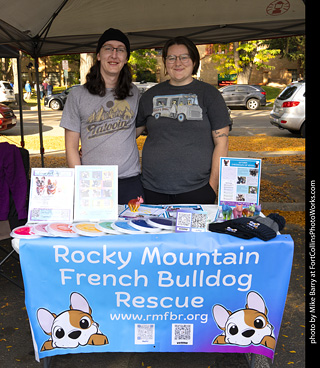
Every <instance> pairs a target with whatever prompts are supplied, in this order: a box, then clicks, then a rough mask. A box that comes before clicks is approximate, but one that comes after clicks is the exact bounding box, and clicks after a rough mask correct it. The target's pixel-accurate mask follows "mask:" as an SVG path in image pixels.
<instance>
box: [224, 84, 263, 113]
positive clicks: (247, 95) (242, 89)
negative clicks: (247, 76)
mask: <svg viewBox="0 0 320 368" xmlns="http://www.w3.org/2000/svg"><path fill="white" fill-rule="evenodd" d="M219 91H220V92H221V94H222V97H223V98H224V100H225V102H226V104H227V106H245V107H246V108H247V109H248V110H257V109H259V108H260V106H265V105H266V92H265V90H264V89H263V88H261V87H260V86H256V85H249V84H233V85H231V86H226V87H222V88H220V89H219Z"/></svg>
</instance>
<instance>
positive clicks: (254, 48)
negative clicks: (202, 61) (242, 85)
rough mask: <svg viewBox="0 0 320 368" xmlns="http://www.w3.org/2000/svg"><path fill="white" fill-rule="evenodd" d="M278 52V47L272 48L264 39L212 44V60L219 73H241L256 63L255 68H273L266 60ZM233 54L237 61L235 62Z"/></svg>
mask: <svg viewBox="0 0 320 368" xmlns="http://www.w3.org/2000/svg"><path fill="white" fill-rule="evenodd" d="M279 53H280V50H279V49H272V48H270V47H269V46H268V44H266V41H265V40H255V41H247V42H239V45H238V47H236V46H235V44H224V45H214V53H213V54H212V56H211V58H212V60H213V61H214V62H215V63H216V64H217V70H218V72H219V73H220V74H233V73H241V72H242V71H244V69H245V68H247V67H252V66H253V65H256V67H257V69H260V68H264V69H273V67H272V66H270V65H268V61H269V60H270V59H273V58H274V57H275V56H276V55H278V54H279ZM235 54H236V56H237V57H238V62H235Z"/></svg>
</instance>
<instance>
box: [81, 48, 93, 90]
mask: <svg viewBox="0 0 320 368" xmlns="http://www.w3.org/2000/svg"><path fill="white" fill-rule="evenodd" d="M93 59H94V54H80V83H81V84H84V83H86V75H87V74H88V72H89V70H90V68H91V67H92V65H93Z"/></svg>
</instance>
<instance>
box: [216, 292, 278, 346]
mask: <svg viewBox="0 0 320 368" xmlns="http://www.w3.org/2000/svg"><path fill="white" fill-rule="evenodd" d="M212 313H213V317H214V319H215V321H216V323H217V325H218V327H219V328H220V329H221V330H222V331H223V333H222V334H221V335H219V336H217V337H216V338H215V339H214V341H213V344H235V345H240V346H248V345H250V344H254V345H264V346H266V347H268V348H270V349H273V350H274V348H275V345H276V340H275V337H274V333H273V326H272V325H271V324H270V322H269V321H268V318H267V313H268V310H267V308H266V306H265V303H264V300H263V298H262V297H261V295H259V294H258V293H256V292H254V291H250V292H249V293H248V295H247V304H246V307H245V309H240V310H237V311H235V312H233V313H232V312H231V311H229V310H227V309H226V308H225V307H223V306H222V305H220V304H216V305H214V307H213V309H212Z"/></svg>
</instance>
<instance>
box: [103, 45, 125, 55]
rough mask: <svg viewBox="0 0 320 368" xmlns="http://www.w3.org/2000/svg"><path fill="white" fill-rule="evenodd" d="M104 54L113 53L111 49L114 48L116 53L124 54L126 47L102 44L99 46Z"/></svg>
mask: <svg viewBox="0 0 320 368" xmlns="http://www.w3.org/2000/svg"><path fill="white" fill-rule="evenodd" d="M101 48H102V49H103V50H104V51H105V53H106V54H113V51H114V50H116V53H117V54H119V55H125V53H126V51H127V50H126V48H125V47H121V46H120V47H112V46H110V45H104V46H102V47H101Z"/></svg>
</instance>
